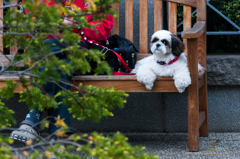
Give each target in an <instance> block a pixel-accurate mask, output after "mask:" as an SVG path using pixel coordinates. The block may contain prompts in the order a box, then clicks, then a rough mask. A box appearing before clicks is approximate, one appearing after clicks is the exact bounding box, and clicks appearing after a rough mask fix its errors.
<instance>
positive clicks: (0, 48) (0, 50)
mask: <svg viewBox="0 0 240 159" xmlns="http://www.w3.org/2000/svg"><path fill="white" fill-rule="evenodd" d="M2 6H3V0H1V1H0V7H2ZM2 19H3V9H0V26H2V25H3V20H2ZM0 32H3V29H2V30H0ZM1 54H3V39H2V34H0V55H1Z"/></svg>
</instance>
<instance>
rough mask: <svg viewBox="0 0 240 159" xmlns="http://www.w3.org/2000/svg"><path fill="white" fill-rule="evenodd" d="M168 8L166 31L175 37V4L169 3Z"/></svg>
mask: <svg viewBox="0 0 240 159" xmlns="http://www.w3.org/2000/svg"><path fill="white" fill-rule="evenodd" d="M168 7H169V9H168V10H169V11H168V14H169V18H168V19H169V20H168V30H169V31H170V32H172V33H173V34H175V35H177V4H176V3H172V2H169V5H168Z"/></svg>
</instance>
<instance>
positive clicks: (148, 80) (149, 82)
mask: <svg viewBox="0 0 240 159" xmlns="http://www.w3.org/2000/svg"><path fill="white" fill-rule="evenodd" d="M150 48H151V52H152V53H153V55H151V56H148V57H146V58H144V59H142V60H139V61H138V62H137V63H136V65H135V68H134V69H133V70H132V73H136V76H137V80H138V81H139V82H140V83H143V84H144V85H145V86H146V88H147V89H148V90H151V89H152V87H153V83H154V81H155V80H156V78H157V76H161V77H173V79H174V84H175V86H176V88H177V90H178V91H179V92H180V93H182V92H184V90H185V88H186V87H188V86H189V85H190V84H191V77H190V72H189V69H188V67H187V55H186V53H184V52H183V51H184V49H185V47H184V44H183V42H182V41H181V40H180V39H179V38H178V37H177V36H176V35H174V34H172V33H171V32H169V31H167V30H160V31H157V32H155V33H154V34H153V35H152V38H151V45H150ZM176 57H178V59H177V61H175V62H173V63H172V64H170V65H168V63H169V62H171V61H172V60H174V59H175V58H176ZM157 62H158V63H157ZM159 63H161V64H159ZM163 63H165V64H163ZM198 69H199V72H200V73H203V72H204V68H203V67H202V66H201V65H200V64H198Z"/></svg>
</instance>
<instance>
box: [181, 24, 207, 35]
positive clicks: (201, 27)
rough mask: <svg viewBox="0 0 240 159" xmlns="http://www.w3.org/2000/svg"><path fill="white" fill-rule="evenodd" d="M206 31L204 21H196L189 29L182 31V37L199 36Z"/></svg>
mask: <svg viewBox="0 0 240 159" xmlns="http://www.w3.org/2000/svg"><path fill="white" fill-rule="evenodd" d="M204 32H206V21H198V22H197V23H196V24H195V25H194V26H193V27H192V28H191V29H189V30H186V31H183V32H182V38H199V37H200V36H201V35H202V34H203V33H204Z"/></svg>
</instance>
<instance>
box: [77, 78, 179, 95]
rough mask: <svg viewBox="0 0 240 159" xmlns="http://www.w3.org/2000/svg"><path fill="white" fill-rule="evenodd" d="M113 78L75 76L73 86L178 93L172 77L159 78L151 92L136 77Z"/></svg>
mask: <svg viewBox="0 0 240 159" xmlns="http://www.w3.org/2000/svg"><path fill="white" fill-rule="evenodd" d="M111 77H112V78H114V79H109V78H108V77H107V76H105V79H104V78H103V79H101V78H102V77H100V78H99V79H96V76H95V77H94V76H88V77H86V76H75V77H74V78H73V84H75V85H78V84H79V83H82V84H83V85H93V86H97V87H101V88H105V87H114V88H115V89H116V90H123V91H125V92H178V90H177V89H176V87H175V85H174V81H173V78H171V77H165V78H164V77H158V78H157V79H156V81H155V82H154V86H153V89H152V90H151V91H149V90H147V89H146V88H145V85H144V84H142V83H139V82H138V81H137V79H136V76H130V77H129V76H123V77H119V76H111ZM79 79H81V81H80V80H79ZM91 79H93V80H91ZM129 86H131V87H129Z"/></svg>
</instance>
